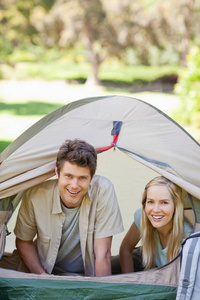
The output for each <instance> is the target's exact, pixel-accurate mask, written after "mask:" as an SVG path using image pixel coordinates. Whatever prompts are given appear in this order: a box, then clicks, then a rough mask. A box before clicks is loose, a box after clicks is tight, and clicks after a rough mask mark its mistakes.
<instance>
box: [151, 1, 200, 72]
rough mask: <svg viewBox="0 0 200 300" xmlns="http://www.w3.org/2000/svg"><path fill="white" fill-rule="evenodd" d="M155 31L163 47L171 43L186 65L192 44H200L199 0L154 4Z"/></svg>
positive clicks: (183, 64) (182, 62)
mask: <svg viewBox="0 0 200 300" xmlns="http://www.w3.org/2000/svg"><path fill="white" fill-rule="evenodd" d="M154 16H155V18H154V20H155V21H154V22H155V26H154V33H155V34H156V35H157V39H158V40H159V41H160V44H162V45H163V47H167V45H169V44H171V45H172V46H173V47H174V49H175V51H176V52H177V53H178V54H179V56H180V61H181V64H182V66H186V61H187V55H188V53H189V50H190V48H191V46H193V45H195V44H196V45H197V44H200V22H199V19H200V2H199V0H170V1H159V2H158V3H157V5H156V6H154Z"/></svg>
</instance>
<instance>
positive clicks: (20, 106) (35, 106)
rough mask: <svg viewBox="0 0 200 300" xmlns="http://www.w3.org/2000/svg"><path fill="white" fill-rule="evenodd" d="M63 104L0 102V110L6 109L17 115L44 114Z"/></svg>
mask: <svg viewBox="0 0 200 300" xmlns="http://www.w3.org/2000/svg"><path fill="white" fill-rule="evenodd" d="M62 105H63V104H52V103H46V102H37V101H36V102H33V101H30V102H27V103H5V102H0V111H1V112H3V111H7V112H9V113H11V114H14V115H18V116H27V115H30V116H33V115H46V114H49V113H50V112H52V111H54V110H56V109H57V108H59V107H61V106H62Z"/></svg>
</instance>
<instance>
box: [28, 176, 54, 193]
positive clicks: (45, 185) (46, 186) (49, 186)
mask: <svg viewBox="0 0 200 300" xmlns="http://www.w3.org/2000/svg"><path fill="white" fill-rule="evenodd" d="M57 182H58V181H57V179H50V180H47V181H44V182H41V183H39V184H37V185H35V186H33V187H31V188H29V189H28V190H27V192H26V193H29V194H36V193H39V192H41V191H49V190H53V189H54V188H55V187H56V186H57Z"/></svg>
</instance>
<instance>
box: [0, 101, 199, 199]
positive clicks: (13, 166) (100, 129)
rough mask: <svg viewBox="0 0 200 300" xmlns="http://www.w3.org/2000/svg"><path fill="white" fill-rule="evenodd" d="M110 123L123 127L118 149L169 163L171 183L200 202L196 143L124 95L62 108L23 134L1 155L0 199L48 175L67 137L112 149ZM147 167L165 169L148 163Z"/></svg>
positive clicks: (146, 106) (151, 109)
mask: <svg viewBox="0 0 200 300" xmlns="http://www.w3.org/2000/svg"><path fill="white" fill-rule="evenodd" d="M105 107H106V109H105ZM113 121H120V122H122V123H123V125H122V128H121V131H120V134H119V138H118V142H117V146H118V147H119V148H121V149H126V151H127V150H128V151H129V152H130V153H132V155H134V158H135V159H136V158H138V161H140V160H141V162H142V163H145V164H148V162H146V161H145V160H144V159H142V158H143V157H146V158H148V159H150V160H151V161H155V162H156V161H160V162H163V163H166V162H167V164H168V165H170V168H167V169H165V170H166V171H167V172H168V173H169V174H170V173H171V174H172V177H173V179H174V181H175V182H177V183H178V184H181V186H184V187H185V189H186V190H187V191H188V192H190V191H192V194H194V196H196V197H197V198H200V184H199V168H200V158H199V157H200V155H199V154H200V153H199V152H200V150H199V144H198V143H197V142H195V141H194V140H193V139H192V138H191V136H189V135H188V134H186V132H185V131H184V130H183V129H182V128H181V127H179V126H178V125H177V124H176V123H174V122H173V121H172V120H171V119H169V118H168V117H167V116H166V115H164V114H163V113H161V112H160V111H159V110H158V109H156V108H155V107H152V106H150V105H149V104H147V103H144V102H142V101H141V100H138V99H132V98H129V97H122V96H111V97H100V98H92V99H83V100H80V101H77V102H75V103H72V104H69V105H66V106H64V107H61V108H60V109H58V110H56V111H55V112H53V113H51V114H49V115H48V116H46V117H45V118H43V119H42V120H40V121H39V122H37V123H36V124H35V125H33V126H32V127H31V128H30V129H29V130H27V131H26V132H25V133H24V134H22V135H21V137H19V138H18V139H17V140H16V141H15V142H14V143H13V145H11V146H10V147H7V149H6V150H5V151H4V152H3V153H2V154H1V156H0V161H1V166H0V170H1V183H0V198H4V197H7V196H11V195H13V194H15V193H18V192H19V191H21V190H24V189H26V188H28V187H30V186H33V185H35V184H37V183H39V182H41V181H43V180H45V179H47V178H49V177H50V176H52V175H53V174H54V171H53V169H54V166H55V158H56V154H57V151H58V149H59V147H60V145H61V144H62V143H63V141H64V140H65V139H66V138H69V139H74V138H81V139H84V140H86V141H87V142H89V143H91V144H92V145H93V146H94V147H95V148H97V149H98V148H102V147H105V146H108V145H110V144H111V142H112V139H111V131H112V129H113ZM152 145H153V147H152ZM147 149H148V152H147ZM138 154H139V155H140V156H139V157H138V156H137V155H138ZM158 158H159V159H158ZM150 166H151V167H152V168H153V167H154V168H156V167H158V168H159V169H162V168H163V166H161V165H159V166H157V164H156V166H154V165H153V164H152V163H150ZM173 175H174V176H173ZM179 178H181V180H179Z"/></svg>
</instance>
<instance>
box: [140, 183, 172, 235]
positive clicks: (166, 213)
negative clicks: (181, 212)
mask: <svg viewBox="0 0 200 300" xmlns="http://www.w3.org/2000/svg"><path fill="white" fill-rule="evenodd" d="M145 212H146V214H147V217H148V219H149V221H150V222H151V224H152V226H153V227H154V228H156V229H157V230H158V231H159V232H162V233H163V234H165V233H167V232H168V231H169V230H170V229H171V228H172V218H173V214H174V202H173V200H172V197H171V194H170V192H169V191H168V189H167V187H166V186H164V185H154V186H150V187H149V188H148V189H147V199H146V204H145Z"/></svg>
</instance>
